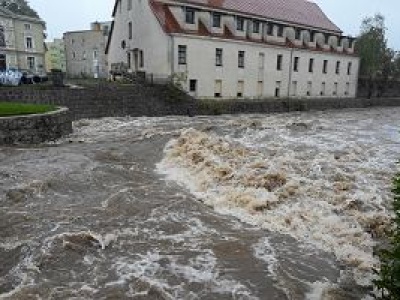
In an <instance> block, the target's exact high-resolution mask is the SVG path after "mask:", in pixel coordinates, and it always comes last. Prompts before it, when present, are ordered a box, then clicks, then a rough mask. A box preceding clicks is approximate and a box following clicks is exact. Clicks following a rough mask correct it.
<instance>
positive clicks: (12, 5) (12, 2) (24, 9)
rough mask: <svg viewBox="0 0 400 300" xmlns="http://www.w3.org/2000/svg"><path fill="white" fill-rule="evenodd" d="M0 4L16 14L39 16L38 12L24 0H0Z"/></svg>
mask: <svg viewBox="0 0 400 300" xmlns="http://www.w3.org/2000/svg"><path fill="white" fill-rule="evenodd" d="M0 5H1V6H3V7H5V8H7V9H9V10H10V11H12V12H13V13H15V14H18V15H25V16H28V17H33V18H39V15H38V13H37V12H36V11H35V10H34V9H32V8H31V7H30V6H29V3H28V1H26V0H0Z"/></svg>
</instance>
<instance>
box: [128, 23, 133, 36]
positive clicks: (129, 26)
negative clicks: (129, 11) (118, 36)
mask: <svg viewBox="0 0 400 300" xmlns="http://www.w3.org/2000/svg"><path fill="white" fill-rule="evenodd" d="M132 37H133V27H132V22H129V23H128V38H129V39H130V40H131V39H132Z"/></svg>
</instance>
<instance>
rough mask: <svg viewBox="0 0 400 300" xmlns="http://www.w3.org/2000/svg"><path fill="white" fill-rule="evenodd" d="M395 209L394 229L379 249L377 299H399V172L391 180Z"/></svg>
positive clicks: (376, 282) (376, 281) (376, 283)
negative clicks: (387, 242)
mask: <svg viewBox="0 0 400 300" xmlns="http://www.w3.org/2000/svg"><path fill="white" fill-rule="evenodd" d="M393 185H394V186H393V193H394V202H393V208H394V211H395V218H394V219H393V222H394V229H393V232H392V233H391V236H390V245H389V247H388V248H387V249H384V250H381V251H379V254H378V255H379V258H380V260H381V269H380V271H379V272H378V275H379V279H377V280H375V282H374V283H375V285H376V286H377V288H378V289H379V291H380V292H381V295H380V297H378V298H379V299H385V300H400V174H398V175H397V176H396V177H395V179H394V181H393Z"/></svg>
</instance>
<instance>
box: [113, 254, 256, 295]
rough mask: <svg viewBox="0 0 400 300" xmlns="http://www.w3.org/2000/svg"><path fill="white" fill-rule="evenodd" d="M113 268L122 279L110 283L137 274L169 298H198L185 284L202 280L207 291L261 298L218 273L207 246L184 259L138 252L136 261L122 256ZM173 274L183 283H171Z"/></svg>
mask: <svg viewBox="0 0 400 300" xmlns="http://www.w3.org/2000/svg"><path fill="white" fill-rule="evenodd" d="M114 269H115V271H116V273H117V275H118V277H119V280H118V281H115V282H112V283H109V285H123V284H125V283H129V282H131V281H132V279H134V278H135V279H140V280H141V281H144V282H146V283H147V284H148V286H149V287H156V288H157V290H158V291H161V292H162V294H163V296H166V297H167V298H168V299H197V298H198V296H197V295H196V294H195V292H193V291H190V290H188V289H187V288H186V284H191V283H199V284H203V285H204V286H205V287H206V289H207V293H209V292H211V293H217V294H221V295H222V294H224V295H232V297H233V299H248V300H256V299H258V298H257V297H254V296H252V293H251V291H250V290H249V289H248V288H247V287H246V286H244V285H243V284H241V283H239V282H237V281H235V280H233V279H230V278H225V277H224V276H221V275H220V274H219V270H218V267H217V259H216V257H215V256H214V253H213V252H212V251H211V250H204V252H203V253H200V254H199V255H197V256H195V257H194V258H191V259H189V261H188V262H185V263H183V261H182V258H181V257H180V256H173V255H161V254H160V253H158V252H148V253H147V254H145V255H138V260H136V261H134V262H131V261H130V262H129V261H128V260H127V259H119V260H117V261H116V263H115V265H114ZM171 276H173V277H174V278H177V282H180V283H179V284H176V283H175V284H173V283H171V282H170V281H169V280H168V278H170V277H171ZM175 281H176V280H174V282H175ZM203 292H205V291H203ZM135 293H137V291H135ZM129 296H131V295H129Z"/></svg>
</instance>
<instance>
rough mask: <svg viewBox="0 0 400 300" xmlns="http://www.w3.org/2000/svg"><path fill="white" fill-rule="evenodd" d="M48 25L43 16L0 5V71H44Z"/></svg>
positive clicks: (36, 72)
mask: <svg viewBox="0 0 400 300" xmlns="http://www.w3.org/2000/svg"><path fill="white" fill-rule="evenodd" d="M45 27H46V24H45V22H44V21H43V20H41V19H40V18H36V17H35V18H34V17H29V16H25V15H18V14H16V13H13V12H11V11H10V10H8V9H6V8H4V7H0V70H4V69H18V70H21V71H29V72H31V73H35V74H40V73H43V72H44V70H45V66H44V64H45V61H44V53H45V44H44V38H45V33H44V31H45Z"/></svg>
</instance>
